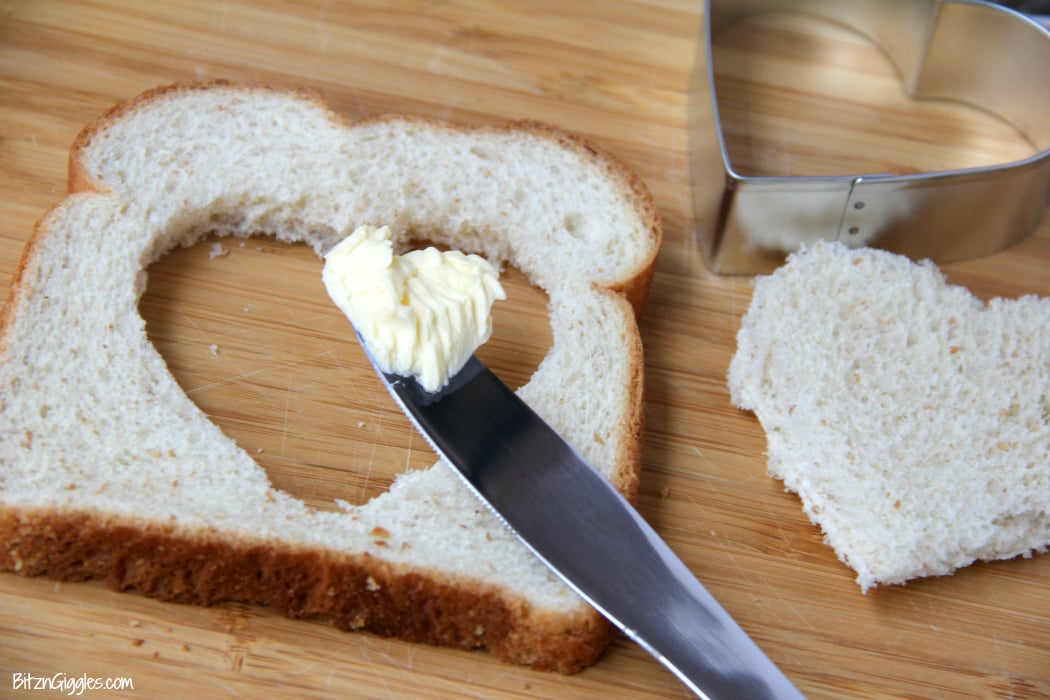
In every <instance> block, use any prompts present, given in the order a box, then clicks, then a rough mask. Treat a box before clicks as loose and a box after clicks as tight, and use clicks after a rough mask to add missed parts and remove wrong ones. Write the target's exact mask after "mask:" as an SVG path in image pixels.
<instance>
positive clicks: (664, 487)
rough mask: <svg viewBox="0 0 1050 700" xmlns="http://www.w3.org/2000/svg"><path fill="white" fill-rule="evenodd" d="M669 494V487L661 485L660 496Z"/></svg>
mask: <svg viewBox="0 0 1050 700" xmlns="http://www.w3.org/2000/svg"><path fill="white" fill-rule="evenodd" d="M670 495H671V487H669V486H663V487H661V488H660V498H667V497H669V496H670Z"/></svg>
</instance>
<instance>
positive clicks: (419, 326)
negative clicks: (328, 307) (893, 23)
mask: <svg viewBox="0 0 1050 700" xmlns="http://www.w3.org/2000/svg"><path fill="white" fill-rule="evenodd" d="M321 276H322V279H323V280H324V284H325V287H326V288H327V290H328V295H329V296H330V297H331V298H332V301H334V302H335V304H336V306H338V307H339V308H340V309H341V310H342V312H343V313H344V314H346V317H347V318H348V319H350V323H352V324H353V326H354V328H355V329H356V330H357V332H358V333H360V334H361V337H362V338H363V339H364V341H365V345H366V346H367V347H368V351H369V353H370V354H371V355H372V357H373V358H374V359H375V360H376V362H377V363H378V364H379V365H380V367H381V369H383V371H384V372H388V373H393V374H400V375H402V376H406V377H415V378H416V379H417V380H418V381H419V383H420V385H421V386H422V387H423V389H425V390H426V391H437V390H438V389H440V388H441V387H443V386H445V384H447V383H448V380H449V378H450V377H452V376H454V375H455V374H456V372H458V371H459V370H460V369H462V367H463V365H464V364H466V362H467V360H469V359H470V356H471V354H472V353H473V352H474V351H475V350H477V348H478V347H479V346H480V345H481V344H482V343H484V342H486V341H487V340H488V339H489V337H490V336H491V335H492V314H491V311H492V304H493V303H494V302H495V301H496V300H497V299H506V298H507V295H506V293H505V292H504V291H503V287H502V286H501V285H500V283H499V273H498V272H497V271H496V268H495V267H494V266H493V265H492V264H491V263H490V262H489V261H487V260H485V259H484V258H482V257H480V256H478V255H465V254H463V253H462V252H460V251H458V250H450V251H445V252H442V251H439V250H438V249H437V248H426V249H424V250H413V251H410V252H408V253H406V254H404V255H394V249H393V244H392V242H391V237H390V229H389V228H388V227H386V226H383V227H382V228H375V227H372V226H361V227H360V228H358V229H357V230H355V231H354V232H353V233H352V234H350V235H349V236H348V237H347V238H345V239H344V240H343V241H341V242H340V243H339V244H337V245H336V246H335V247H334V248H332V249H331V250H330V251H328V253H326V254H325V263H324V271H323V273H322V275H321Z"/></svg>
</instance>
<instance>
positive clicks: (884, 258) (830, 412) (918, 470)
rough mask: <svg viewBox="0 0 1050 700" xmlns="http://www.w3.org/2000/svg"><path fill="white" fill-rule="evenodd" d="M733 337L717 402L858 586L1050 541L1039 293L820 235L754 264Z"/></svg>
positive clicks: (1045, 308) (1044, 309)
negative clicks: (759, 441) (766, 267)
mask: <svg viewBox="0 0 1050 700" xmlns="http://www.w3.org/2000/svg"><path fill="white" fill-rule="evenodd" d="M737 343H738V347H737V352H736V354H735V355H734V357H733V361H732V364H731V366H730V369H729V388H730V390H731V391H732V396H733V402H734V403H735V404H736V405H738V406H740V407H741V408H745V409H748V410H752V411H754V412H755V414H756V415H757V416H758V419H759V421H760V422H761V424H762V427H763V428H764V429H765V432H766V436H767V439H768V458H769V470H770V473H771V474H772V475H773V476H774V477H776V478H778V479H781V480H783V481H784V484H785V486H786V487H787V488H788V489H789V490H791V491H794V492H796V493H798V494H799V496H800V497H801V498H802V503H803V507H804V510H805V512H806V513H807V514H808V515H809V517H810V518H811V519H812V520H813V522H814V523H817V524H818V525H820V527H821V528H822V530H823V531H824V536H825V541H826V542H827V543H828V544H829V545H830V546H832V547H833V548H834V549H835V551H836V552H837V553H838V556H839V557H840V558H841V559H842V561H843V562H845V563H846V564H847V565H849V566H850V567H852V568H853V569H854V570H855V571H856V572H857V582H858V583H859V584H860V586H861V588H862V589H863V590H865V591H867V590H868V589H869V588H872V587H873V586H876V585H878V584H895V583H903V582H904V581H907V580H909V579H913V578H916V577H921V576H934V575H943V574H949V573H951V572H953V571H955V570H956V569H958V568H960V567H964V566H967V565H969V564H971V563H973V562H974V561H978V560H984V561H989V560H995V559H1009V558H1012V557H1016V556H1019V555H1023V556H1030V555H1031V554H1032V553H1034V552H1041V551H1045V550H1046V548H1047V546H1048V545H1050V298H1038V297H1035V296H1029V297H1023V298H1021V299H1017V300H1004V299H993V300H992V301H991V302H989V303H988V304H984V303H983V302H981V301H980V300H978V299H976V298H975V297H974V296H973V295H972V294H971V293H970V292H969V290H967V289H965V288H963V287H958V286H953V285H949V284H947V282H946V281H945V278H944V276H943V275H942V274H941V273H940V271H939V270H938V269H937V268H936V267H935V266H934V265H932V264H931V263H928V262H927V263H921V264H920V263H915V262H912V261H910V260H909V259H908V258H906V257H904V256H900V255H895V254H892V253H887V252H884V251H876V250H873V249H864V250H853V251H851V250H849V249H848V248H846V246H844V245H842V244H840V243H818V244H815V245H813V246H812V247H809V248H804V249H802V250H801V251H800V252H798V253H795V254H793V255H792V256H791V257H790V258H789V259H788V263H787V264H786V265H785V266H784V267H782V268H780V269H779V270H777V271H776V272H775V273H773V274H772V275H769V276H766V277H761V278H759V279H758V281H757V283H756V285H755V291H754V296H753V299H752V302H751V307H750V309H749V310H748V312H747V315H746V316H745V317H744V320H743V323H742V326H741V328H740V332H739V334H738V338H737Z"/></svg>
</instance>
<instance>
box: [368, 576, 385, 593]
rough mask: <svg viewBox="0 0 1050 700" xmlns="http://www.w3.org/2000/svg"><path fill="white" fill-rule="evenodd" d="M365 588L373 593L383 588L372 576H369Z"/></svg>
mask: <svg viewBox="0 0 1050 700" xmlns="http://www.w3.org/2000/svg"><path fill="white" fill-rule="evenodd" d="M365 587H366V588H368V590H370V591H372V592H373V593H375V592H376V591H378V590H380V589H381V588H382V586H380V585H379V583H377V582H376V580H375V579H374V578H372V577H371V576H369V577H368V580H367V581H365Z"/></svg>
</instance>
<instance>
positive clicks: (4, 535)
mask: <svg viewBox="0 0 1050 700" xmlns="http://www.w3.org/2000/svg"><path fill="white" fill-rule="evenodd" d="M0 542H3V543H4V548H3V551H2V553H0V570H7V571H14V572H17V573H19V574H21V575H23V576H46V577H48V578H52V579H57V580H60V581H84V580H88V579H96V578H97V579H101V580H103V581H105V583H106V584H107V585H108V586H109V587H110V588H112V589H113V590H116V591H137V592H139V593H142V594H144V595H147V596H149V597H151V598H156V599H158V600H162V601H167V602H175V603H191V604H196V605H211V604H214V603H220V602H227V601H239V602H246V603H253V604H263V605H268V606H270V607H272V608H273V609H274V610H276V611H277V612H279V613H282V614H284V615H286V616H288V617H291V618H318V619H326V620H330V621H331V623H332V624H333V625H334V626H335V627H337V628H338V629H340V630H344V631H351V630H353V631H367V632H371V633H373V634H376V635H379V636H384V637H396V638H398V639H402V640H405V641H409V642H416V643H425V644H431V645H435V646H445V647H453V648H458V649H487V650H489V651H491V652H492V653H493V654H495V655H496V656H498V657H500V658H502V659H504V660H506V661H509V662H513V663H517V664H523V665H527V666H531V667H533V668H535V669H538V670H547V671H557V672H561V673H576V672H578V671H580V670H582V669H583V668H585V667H587V666H589V665H590V664H592V663H594V661H595V660H597V658H598V656H599V655H600V654H601V652H602V650H603V649H604V648H605V646H606V645H607V643H608V641H609V638H610V637H611V635H612V629H611V626H610V625H609V624H608V623H607V622H606V621H605V620H604V619H603V618H601V617H600V616H597V615H591V614H587V615H586V616H583V617H584V619H577V618H573V619H571V620H565V619H551V618H546V619H545V618H544V616H537V615H531V614H530V613H531V611H530V610H529V608H528V606H527V605H526V604H525V603H524V602H522V601H520V600H514V599H513V598H511V597H510V596H508V595H507V593H506V592H505V591H499V590H493V589H489V588H486V587H484V586H473V587H465V586H462V585H457V584H455V583H451V582H445V581H442V580H441V577H440V576H438V575H435V576H424V575H423V574H421V573H419V572H414V571H413V572H399V571H397V570H395V569H394V568H393V567H390V566H389V565H387V564H384V563H381V562H379V561H377V560H375V559H373V558H372V557H370V556H369V555H368V554H367V553H365V554H362V555H360V556H351V555H341V554H339V553H335V552H332V551H330V550H322V549H310V548H306V547H303V548H295V547H291V546H289V545H285V544H278V545H275V544H274V543H273V542H267V541H255V542H252V541H245V540H238V541H229V540H226V539H223V538H221V537H219V536H216V535H214V534H209V533H205V532H198V533H191V532H186V531H184V530H183V529H180V528H177V527H171V528H160V527H157V526H156V525H155V524H153V523H141V522H134V521H126V520H124V519H121V518H115V517H112V516H103V515H99V514H95V513H91V512H85V511H71V512H68V511H63V512H55V511H51V510H44V509H32V510H20V509H15V508H9V507H0Z"/></svg>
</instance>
